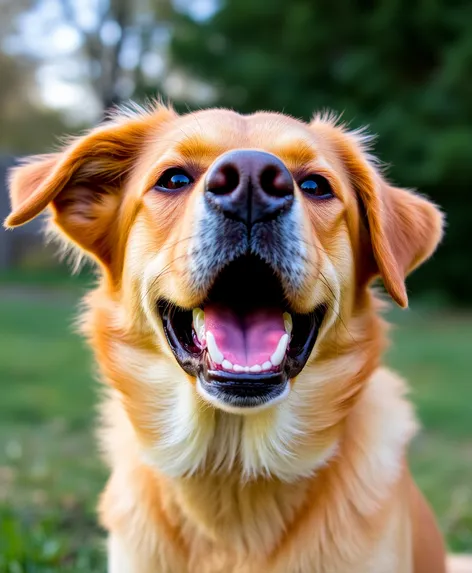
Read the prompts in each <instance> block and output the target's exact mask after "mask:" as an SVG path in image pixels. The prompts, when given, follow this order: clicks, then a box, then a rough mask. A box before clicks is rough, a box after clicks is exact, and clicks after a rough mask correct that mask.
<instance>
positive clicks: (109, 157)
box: [5, 106, 175, 267]
mask: <svg viewBox="0 0 472 573" xmlns="http://www.w3.org/2000/svg"><path fill="white" fill-rule="evenodd" d="M173 117H175V113H174V112H173V110H171V109H168V108H166V107H163V106H159V107H157V108H156V109H155V110H154V111H152V112H150V113H149V114H143V115H136V116H133V117H125V118H123V119H119V118H118V119H116V120H114V121H110V122H108V123H105V124H103V125H102V126H100V127H98V128H96V129H94V130H92V131H90V132H89V133H88V134H86V135H85V136H83V137H80V138H78V139H77V140H75V142H74V143H72V144H70V145H68V146H67V147H66V148H65V149H64V150H63V151H62V152H60V153H55V154H51V155H43V156H36V157H32V158H30V159H28V160H27V161H26V162H25V163H23V164H22V165H20V166H19V167H15V168H14V169H13V170H12V172H11V176H10V198H11V206H12V211H11V213H10V215H9V216H8V217H7V219H6V221H5V227H7V228H10V227H16V226H18V225H23V224H24V223H27V222H28V221H30V220H31V219H33V218H34V217H36V216H37V215H39V214H40V213H41V212H42V211H44V210H45V209H46V207H50V209H51V211H52V221H53V223H54V225H55V226H56V227H57V228H58V229H59V231H60V232H61V234H63V235H65V236H66V238H67V239H69V241H70V242H72V243H73V244H75V245H76V246H78V247H79V248H80V249H81V250H83V251H85V252H86V253H87V254H89V255H90V256H91V257H92V258H93V259H95V260H96V261H97V262H99V263H100V264H102V265H104V266H105V267H110V265H111V264H112V260H111V254H112V248H113V247H114V246H115V245H116V244H117V237H116V231H117V225H116V222H117V219H118V210H119V206H120V203H121V199H122V191H123V183H124V180H125V177H126V175H127V174H128V172H129V171H130V169H131V168H132V166H133V163H134V162H135V160H136V157H137V154H138V153H139V151H140V149H141V147H142V145H143V143H144V142H145V140H146V138H147V137H148V135H149V130H150V129H152V128H153V127H156V126H157V125H160V124H161V123H163V122H165V121H168V120H169V119H171V118H173Z"/></svg>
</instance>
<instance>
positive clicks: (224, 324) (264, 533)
mask: <svg viewBox="0 0 472 573" xmlns="http://www.w3.org/2000/svg"><path fill="white" fill-rule="evenodd" d="M367 144H368V139H367V138H366V137H365V136H364V135H363V134H362V132H352V131H351V132H350V131H348V130H347V129H346V128H344V127H343V126H340V125H338V124H337V123H336V121H335V120H334V119H333V118H332V117H329V116H316V117H315V118H314V119H313V121H312V122H311V123H309V124H305V123H303V122H301V121H298V120H295V119H293V118H290V117H286V116H284V115H279V114H276V113H256V114H254V115H246V116H245V115H239V114H237V113H235V112H233V111H227V110H223V109H214V110H205V111H199V112H196V113H189V114H187V115H183V116H180V115H178V114H177V113H176V112H174V111H173V110H172V109H169V108H167V107H164V106H162V105H157V104H156V105H154V106H153V107H152V108H151V109H148V110H138V111H134V112H133V111H126V110H123V111H121V112H117V114H116V115H115V116H114V117H112V118H111V119H110V120H109V121H107V122H105V123H104V124H103V125H101V126H100V127H98V128H96V129H93V130H92V131H90V132H89V133H88V134H87V135H85V136H83V137H80V138H78V139H76V140H75V141H73V142H71V143H70V144H68V145H66V146H65V147H64V149H63V150H62V151H61V152H59V153H54V154H51V155H45V156H39V157H33V158H32V159H30V160H28V161H27V162H26V163H24V164H23V165H21V166H19V167H17V168H16V169H14V170H13V172H12V176H11V181H10V183H11V202H12V213H11V214H10V216H9V217H8V219H7V221H6V226H7V227H15V226H17V225H21V224H23V223H26V222H27V221H29V220H30V219H32V218H33V217H35V216H36V215H38V214H39V213H41V212H42V211H43V210H44V209H46V208H48V210H49V212H50V223H51V227H52V228H53V229H54V230H55V231H56V232H57V233H58V235H59V236H60V237H62V238H63V240H64V241H66V242H67V243H69V244H71V245H73V247H74V249H77V250H78V252H79V253H82V254H83V253H85V254H86V255H88V256H89V257H90V258H91V259H93V261H95V263H96V264H97V266H98V268H99V272H100V281H99V284H98V286H97V288H95V290H93V291H92V292H91V293H90V294H89V295H88V296H87V297H86V300H85V303H86V304H85V308H86V310H84V311H82V312H83V315H82V316H81V323H82V327H83V332H84V333H85V336H86V337H87V339H88V341H89V343H90V346H91V347H92V349H93V351H94V353H95V356H96V360H97V363H98V365H99V368H100V372H101V377H102V379H103V382H104V384H105V386H106V388H107V391H106V395H105V399H104V403H103V406H102V433H101V437H102V444H103V449H104V452H105V455H106V459H107V461H108V463H109V465H110V468H111V476H110V479H109V481H108V484H107V486H106V488H105V491H104V493H103V495H102V498H101V502H100V516H101V522H102V524H103V525H104V527H105V528H106V529H107V530H108V532H109V542H108V548H109V571H110V572H111V573H261V572H263V573H264V572H270V573H443V572H444V571H445V557H444V551H443V544H442V540H441V536H440V534H439V532H438V530H437V528H436V525H435V522H434V518H433V516H432V514H431V512H430V510H429V509H428V506H427V504H426V502H425V501H424V499H423V497H422V496H421V494H420V493H419V491H418V489H417V488H416V486H415V484H414V483H413V481H412V478H411V476H410V472H409V470H408V466H407V462H406V449H407V446H408V442H409V441H410V440H411V438H412V436H413V435H414V434H415V431H416V421H415V416H414V413H413V410H412V407H411V405H410V403H409V402H408V400H407V399H406V398H405V390H406V387H405V383H404V382H403V381H402V380H401V379H400V378H399V377H398V376H397V375H396V374H394V373H393V372H390V371H389V370H387V369H386V368H384V367H383V366H382V365H381V359H382V352H383V350H384V349H385V346H386V325H385V323H384V321H383V320H382V319H381V318H380V317H379V310H380V307H381V304H380V302H379V300H378V298H377V296H376V294H375V292H374V291H373V290H372V289H371V288H370V285H371V283H372V281H373V280H374V279H375V278H376V277H378V276H380V277H381V278H382V280H383V283H384V285H385V288H386V290H387V291H388V293H389V294H390V296H391V297H392V298H393V300H394V301H395V302H396V303H398V304H399V305H400V306H402V307H405V306H407V302H408V301H407V292H406V288H405V277H406V275H407V274H408V273H409V272H410V271H411V270H413V269H414V268H415V267H417V266H418V265H419V264H421V263H422V262H423V261H424V260H425V259H427V258H428V257H429V256H430V255H431V254H432V252H433V251H434V249H435V247H436V245H437V244H438V242H439V240H440V238H441V232H442V217H441V214H440V212H439V211H438V209H437V208H436V207H435V206H434V205H433V204H432V203H430V202H429V201H428V200H426V199H425V198H423V197H421V196H420V195H417V194H415V193H412V192H411V191H407V190H405V189H400V188H398V187H395V186H393V185H391V184H389V183H388V182H387V181H386V180H385V178H384V176H383V175H382V173H381V171H380V170H379V168H378V165H377V163H376V161H375V159H374V158H373V157H372V156H371V155H370V154H369V152H368V150H367ZM64 375H65V376H66V375H67V374H66V373H64ZM438 463H439V461H438Z"/></svg>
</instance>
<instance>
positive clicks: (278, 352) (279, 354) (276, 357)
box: [270, 334, 288, 366]
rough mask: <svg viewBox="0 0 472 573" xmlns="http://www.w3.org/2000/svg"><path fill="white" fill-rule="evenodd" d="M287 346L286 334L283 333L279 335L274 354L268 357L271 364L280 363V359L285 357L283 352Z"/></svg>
mask: <svg viewBox="0 0 472 573" xmlns="http://www.w3.org/2000/svg"><path fill="white" fill-rule="evenodd" d="M287 346H288V334H284V335H283V336H281V337H280V340H279V343H278V344H277V348H276V349H275V352H274V354H272V356H271V357H270V361H271V362H272V365H273V366H278V365H279V364H282V360H283V359H284V357H285V352H286V350H287Z"/></svg>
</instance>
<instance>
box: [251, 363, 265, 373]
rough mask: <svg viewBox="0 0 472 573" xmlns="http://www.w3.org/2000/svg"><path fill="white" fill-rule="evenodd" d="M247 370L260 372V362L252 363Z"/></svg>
mask: <svg viewBox="0 0 472 573" xmlns="http://www.w3.org/2000/svg"><path fill="white" fill-rule="evenodd" d="M249 372H262V366H261V365H260V364H254V366H251V367H250V368H249Z"/></svg>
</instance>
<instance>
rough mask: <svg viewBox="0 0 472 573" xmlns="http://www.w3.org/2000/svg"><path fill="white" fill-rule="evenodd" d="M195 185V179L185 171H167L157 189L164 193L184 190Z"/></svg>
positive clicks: (175, 169) (157, 184)
mask: <svg viewBox="0 0 472 573" xmlns="http://www.w3.org/2000/svg"><path fill="white" fill-rule="evenodd" d="M192 183H193V179H192V178H191V177H190V175H188V174H187V173H185V171H184V170H183V169H177V168H174V169H168V170H167V171H165V172H164V173H163V174H162V176H161V178H160V179H159V181H158V182H157V183H156V188H157V189H162V190H164V191H175V190H176V189H182V188H183V187H188V185H191V184H192Z"/></svg>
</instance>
